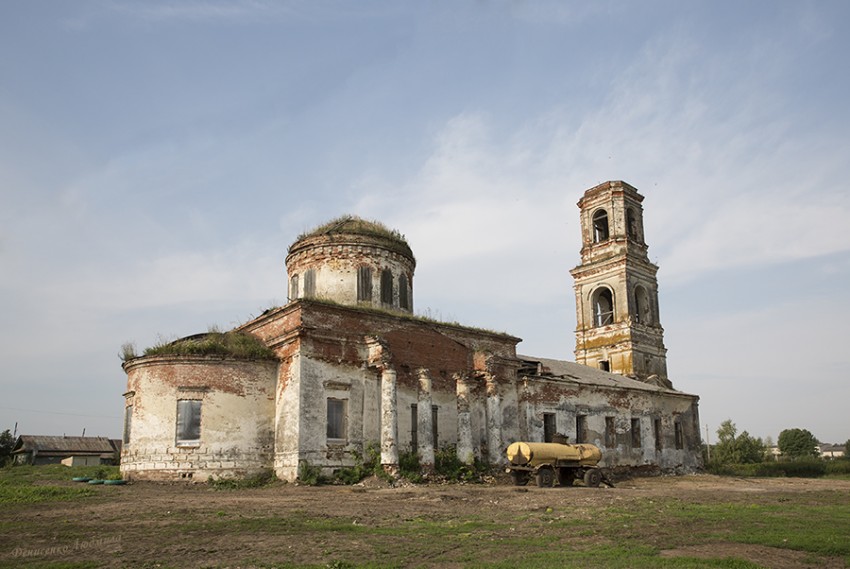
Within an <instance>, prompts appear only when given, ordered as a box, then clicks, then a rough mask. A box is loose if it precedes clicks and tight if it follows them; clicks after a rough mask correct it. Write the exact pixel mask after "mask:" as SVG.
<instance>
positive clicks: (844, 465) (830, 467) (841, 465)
mask: <svg viewBox="0 0 850 569" xmlns="http://www.w3.org/2000/svg"><path fill="white" fill-rule="evenodd" d="M826 473H827V474H850V460H847V459H841V460H830V461H829V462H827V463H826Z"/></svg>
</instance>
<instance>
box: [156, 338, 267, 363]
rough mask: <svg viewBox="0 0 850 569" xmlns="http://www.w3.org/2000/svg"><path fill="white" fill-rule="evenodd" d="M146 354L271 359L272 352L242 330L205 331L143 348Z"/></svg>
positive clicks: (257, 339)
mask: <svg viewBox="0 0 850 569" xmlns="http://www.w3.org/2000/svg"><path fill="white" fill-rule="evenodd" d="M145 355H146V356H230V357H235V358H244V359H254V360H271V359H274V357H275V355H274V352H273V351H272V350H271V349H269V347H268V346H266V345H265V344H264V343H263V342H262V340H260V339H259V338H257V337H255V336H252V335H251V334H246V333H244V332H207V333H206V334H197V335H195V336H189V337H188V338H182V339H180V340H176V341H174V342H161V343H159V344H157V345H155V346H151V347H150V348H147V349H145Z"/></svg>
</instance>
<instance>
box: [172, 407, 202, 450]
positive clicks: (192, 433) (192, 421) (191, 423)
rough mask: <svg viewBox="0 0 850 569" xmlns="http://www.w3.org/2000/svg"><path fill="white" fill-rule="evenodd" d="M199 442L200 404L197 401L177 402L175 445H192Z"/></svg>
mask: <svg viewBox="0 0 850 569" xmlns="http://www.w3.org/2000/svg"><path fill="white" fill-rule="evenodd" d="M200 441H201V402H200V401H199V400H197V399H179V400H178V401H177V444H178V445H193V444H198V443H200Z"/></svg>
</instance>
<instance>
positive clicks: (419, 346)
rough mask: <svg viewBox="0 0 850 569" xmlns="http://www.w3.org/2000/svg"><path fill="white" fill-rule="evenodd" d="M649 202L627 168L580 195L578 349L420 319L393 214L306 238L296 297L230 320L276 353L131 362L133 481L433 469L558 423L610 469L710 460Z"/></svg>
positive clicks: (677, 467) (127, 451)
mask: <svg viewBox="0 0 850 569" xmlns="http://www.w3.org/2000/svg"><path fill="white" fill-rule="evenodd" d="M642 201H643V196H641V194H640V193H638V191H637V190H636V189H635V188H633V187H632V186H630V185H629V184H626V183H624V182H621V181H613V182H605V183H603V184H600V185H598V186H596V187H594V188H591V189H589V190H587V191H586V192H585V194H584V196H583V197H582V198H581V200H580V201H579V202H578V206H579V210H580V216H581V229H582V247H581V263H580V264H579V265H578V266H577V267H575V268H574V269H573V270H572V271H571V274H572V276H573V279H574V289H575V299H576V316H577V327H576V331H575V334H576V345H575V362H571V361H563V360H556V359H548V358H541V357H535V356H529V355H520V354H518V353H517V344H518V343H519V342H520V339H519V338H517V337H514V336H511V335H508V334H503V333H495V332H490V331H485V330H481V329H478V328H473V327H466V326H461V325H458V324H454V323H451V324H450V323H443V322H436V321H433V320H431V319H427V318H422V317H418V316H416V315H415V314H414V308H413V307H414V294H413V290H414V289H413V284H414V270H415V268H416V261H415V258H414V256H413V251H412V250H411V248H410V246H409V245H408V243H407V241H406V240H405V239H404V237H402V236H401V234H399V233H398V232H396V231H392V230H389V229H387V228H386V227H384V226H383V225H381V224H379V223H374V222H368V221H364V220H362V219H359V218H356V217H343V218H340V219H337V220H334V221H332V222H330V223H328V224H325V225H323V226H321V227H319V228H316V229H315V230H313V231H310V232H308V233H306V234H304V235H302V236H300V237H299V238H298V239H297V240H296V241H295V242H294V243H293V244H292V245H291V246H290V247H289V251H288V255H287V257H286V270H287V276H288V281H287V282H288V289H289V291H288V292H289V294H288V298H289V300H288V302H287V303H286V305H284V306H281V307H277V308H273V309H269V310H267V311H266V312H264V313H263V314H261V315H260V316H258V317H257V318H254V319H253V320H251V321H249V322H247V323H245V324H243V325H241V326H239V327H238V328H236V329H235V330H233V331H232V333H233V334H236V335H239V336H240V337H250V339H251V340H252V341H258V343H261V347H262V348H263V350H266V352H265V355H261V356H246V355H244V354H229V353H215V354H209V353H197V351H193V350H192V349H185V350H180V349H175V350H172V351H170V352H168V351H167V352H165V353H157V352H151V353H147V354H146V355H143V356H139V357H132V358H128V359H127V360H126V361H125V362H124V364H123V368H124V370H125V372H126V374H127V391H126V393H125V394H124V399H125V413H124V444H123V448H122V451H121V471H122V473H123V475H124V477H125V478H128V479H150V480H175V479H184V480H185V479H194V480H205V479H208V478H210V477H214V478H219V477H234V476H245V475H251V474H253V473H257V472H260V471H267V470H268V469H273V470H274V472H275V473H276V475H277V476H278V477H279V478H281V479H284V480H294V479H296V478H297V476H298V472H299V465H301V464H302V463H304V461H307V463H309V464H310V465H312V466H318V467H321V468H322V469H323V470H324V471H325V473H327V474H330V473H332V472H333V471H334V470H335V469H339V468H342V467H346V466H351V465H353V464H354V461H355V457H356V456H357V455H358V454H362V452H363V450H364V448H365V447H366V446H367V445H370V444H374V445H378V446H379V447H380V453H381V462H382V464H383V465H385V467H386V468H388V469H390V470H392V468H393V467H394V466H397V464H398V460H399V453H400V452H404V451H408V450H413V451H416V452H417V453H418V455H419V459H420V463H421V464H423V465H424V466H426V467H427V466H428V465H433V463H434V456H435V451H436V450H438V449H443V448H451V449H454V451H455V452H457V455H458V458H459V459H460V460H462V461H464V462H467V463H471V462H472V461H473V460H474V459H479V460H481V461H484V462H487V463H490V464H493V465H499V464H501V463H502V462H503V461H504V450H505V448H506V446H507V445H508V444H510V443H511V442H513V441H517V440H525V441H551V440H552V439H553V437H556V436H558V435H561V436H566V437H567V438H568V439H569V440H570V441H574V442H589V443H593V444H596V445H598V446H599V447H600V448H601V449H602V454H603V460H602V463H601V466H607V467H617V466H622V467H650V468H655V469H660V470H662V471H677V472H684V471H691V470H694V469H696V468H698V467H699V466H700V465H701V460H702V459H701V452H700V429H699V413H698V401H699V398H698V397H697V396H696V395H691V394H687V393H683V392H681V391H678V390H676V389H675V388H674V387H673V384H672V383H671V381H670V378H668V376H667V364H666V349H665V347H664V342H663V328H662V326H661V321H660V318H659V307H658V283H657V280H656V272H657V270H658V267H657V266H656V265H654V264H653V263H651V262H650V261H649V258H648V256H647V244H646V241H645V239H644V224H643V206H642ZM203 337H204V335H203V334H199V335H196V336H193V337H189V338H184V339H182V340H178V341H177V342H175V343H174V344H175V346H177V347H179V346H181V345H183V346H184V347H189V346H191V345H192V343H193V342H199V341H201V340H202V339H203Z"/></svg>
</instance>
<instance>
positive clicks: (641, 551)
mask: <svg viewBox="0 0 850 569" xmlns="http://www.w3.org/2000/svg"><path fill="white" fill-rule="evenodd" d="M36 468H38V467H36ZM42 480H44V479H42ZM663 483H664V484H669V485H672V486H674V489H672V490H670V491H666V490H665V491H664V492H663V493H661V492H659V491H658V490H657V488H659V487H660V485H661V484H662V481H658V482H657V483H656V482H655V481H652V482H647V483H641V484H639V485H637V488H636V489H628V488H626V489H622V488H621V487H618V488H614V489H610V490H599V489H596V490H594V489H585V488H571V489H562V490H558V489H538V488H535V487H529V488H514V487H506V486H482V485H469V486H460V485H456V484H439V485H433V486H431V487H422V486H405V487H400V488H396V489H386V488H378V489H368V488H343V487H339V486H337V487H325V488H312V487H306V486H297V485H286V484H280V485H271V486H265V487H261V488H258V489H257V490H256V491H252V492H217V491H215V490H214V489H212V488H210V487H209V486H207V485H203V484H200V485H189V486H186V485H157V484H143V483H142V484H137V485H133V486H128V487H125V490H123V491H121V492H119V493H116V494H114V497H115V498H114V500H119V501H120V502H119V503H117V504H116V503H115V501H114V500H111V501H109V502H108V503H107V502H105V501H103V502H102V501H99V500H97V501H95V500H91V501H86V502H84V503H80V504H73V505H71V506H66V507H53V506H50V505H48V506H47V507H40V506H38V505H36V506H34V507H29V506H28V505H26V504H24V505H20V506H16V507H15V508H14V511H10V510H7V511H6V512H5V513H4V512H3V511H2V509H0V539H13V536H18V537H17V538H16V539H19V540H20V541H21V542H26V543H31V544H32V545H31V547H33V548H37V547H49V546H51V545H54V544H58V545H67V544H73V543H75V542H76V540H80V541H85V540H86V539H94V538H95V536H96V537H100V536H104V537H110V536H123V540H121V544H120V547H118V548H117V550H116V548H112V549H109V548H107V547H102V548H99V549H95V548H92V549H90V550H81V551H79V552H75V555H78V557H77V558H76V559H75V561H77V562H79V563H80V565H79V567H95V566H96V567H100V566H103V567H123V566H132V567H151V568H153V567H158V568H160V569H161V568H164V567H170V566H181V567H183V566H185V567H192V568H195V569H199V568H201V567H204V568H219V569H224V568H225V567H257V568H281V569H283V568H296V567H321V568H328V567H336V568H377V567H409V566H417V567H441V566H452V567H458V568H461V567H467V568H480V569H488V568H495V569H501V568H508V567H541V568H550V567H551V568H555V567H558V568H562V567H567V568H569V567H603V568H605V567H609V568H617V569H620V568H621V569H626V568H647V569H649V568H655V567H660V568H670V569H679V568H683V569H688V568H697V567H715V568H720V569H724V568H725V569H754V568H756V567H765V566H783V567H809V566H810V567H818V566H830V567H838V566H843V565H847V566H850V542H848V541H847V540H846V536H847V535H850V493H849V492H848V489H847V483H846V482H837V483H835V484H834V485H830V484H828V483H826V481H814V482H813V481H805V482H803V481H791V482H788V483H786V482H779V481H776V480H775V479H773V480H769V481H766V482H759V481H752V482H750V481H747V482H742V481H740V480H738V481H737V482H732V483H731V486H733V487H734V490H733V491H722V490H718V489H717V487H714V488H711V489H697V490H694V489H693V487H691V489H690V490H687V491H685V492H681V493H680V492H677V491H676V489H675V488H680V487H684V484H685V482H683V481H681V480H678V479H676V480H672V481H665V482H663ZM695 483H696V484H704V482H703V481H702V480H696V481H695ZM812 483H814V484H816V485H815V486H810V485H809V484H812ZM716 484H719V483H716ZM795 484H796V485H797V486H794V485H795ZM792 487H793V488H795V490H793V491H787V488H792ZM653 488H656V490H655V491H651V489H653ZM99 493H100V492H99ZM107 505H108V506H109V507H106V506H107ZM53 512H55V513H53ZM754 548H756V549H754ZM669 550H676V554H677V555H683V556H678V557H673V556H668V554H669V553H670V551H669ZM114 551H117V553H116V555H118V557H115V556H113V555H111V553H110V552H114ZM663 552H665V553H663ZM7 553H8V552H7ZM176 559H182V561H181V562H180V563H176V564H175V561H174V560H176ZM5 561H8V563H7V564H6V565H4V564H3V563H4V562H5ZM18 561H20V560H18ZM26 561H32V562H36V563H42V565H35V566H43V567H54V566H55V567H59V566H60V565H53V564H51V563H50V561H53V562H54V563H58V562H60V558H58V557H53V558H50V559H48V558H47V557H45V558H43V559H42V558H39V559H27V560H26ZM13 562H14V559H7V558H4V557H3V554H2V552H0V567H3V566H9V567H11V566H16V565H14V563H13ZM91 563H94V564H93V565H92V564H91ZM27 566H30V563H27ZM72 567H73V566H72Z"/></svg>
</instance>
